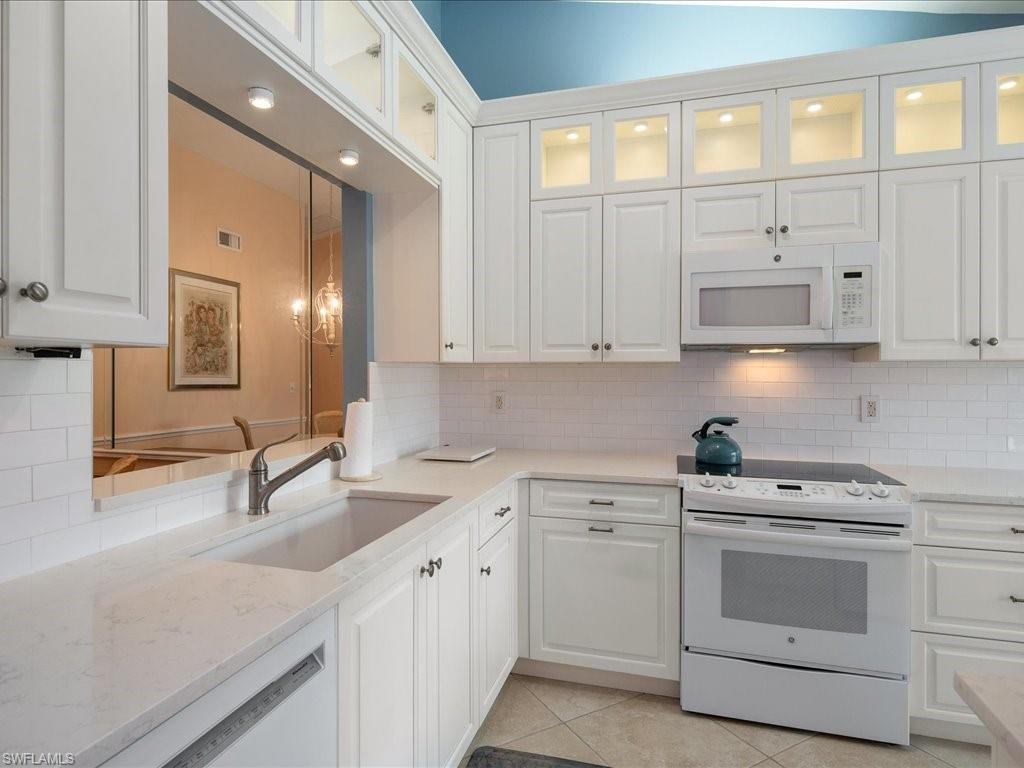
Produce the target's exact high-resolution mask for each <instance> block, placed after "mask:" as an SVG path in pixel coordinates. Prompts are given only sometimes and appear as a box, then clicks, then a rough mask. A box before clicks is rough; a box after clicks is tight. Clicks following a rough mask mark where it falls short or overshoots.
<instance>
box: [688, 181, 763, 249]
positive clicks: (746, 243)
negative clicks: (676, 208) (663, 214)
mask: <svg viewBox="0 0 1024 768" xmlns="http://www.w3.org/2000/svg"><path fill="white" fill-rule="evenodd" d="M682 217H683V219H682V221H683V229H682V231H683V253H702V252H705V251H731V250H735V249H736V248H765V247H771V246H773V245H775V184H774V183H772V182H770V181H765V182H760V183H757V184H730V185H728V186H724V187H703V188H699V189H684V190H683V192H682Z"/></svg>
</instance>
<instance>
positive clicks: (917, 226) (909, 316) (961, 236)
mask: <svg viewBox="0 0 1024 768" xmlns="http://www.w3.org/2000/svg"><path fill="white" fill-rule="evenodd" d="M879 178H880V181H879V198H880V216H879V220H880V227H879V229H880V237H879V240H880V242H881V262H882V268H881V274H882V307H884V308H885V311H883V312H882V318H881V320H882V333H881V337H882V341H881V350H880V352H881V358H882V359H883V360H977V359H979V357H980V354H979V349H978V348H979V346H980V344H981V339H980V338H979V334H980V311H981V309H980V287H979V276H980V236H979V219H980V216H981V201H980V195H979V171H978V165H977V164H972V165H945V166H936V167H934V168H912V169H909V170H903V171H885V172H883V173H881V174H880V175H879Z"/></svg>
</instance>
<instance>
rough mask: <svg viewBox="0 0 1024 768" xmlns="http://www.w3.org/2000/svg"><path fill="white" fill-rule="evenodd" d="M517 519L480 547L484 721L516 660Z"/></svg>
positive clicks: (479, 668) (480, 659)
mask: <svg viewBox="0 0 1024 768" xmlns="http://www.w3.org/2000/svg"><path fill="white" fill-rule="evenodd" d="M518 527H519V526H518V524H517V522H516V521H515V520H513V521H512V522H511V523H509V524H507V525H505V527H503V528H502V529H501V530H500V531H498V533H497V534H495V536H494V538H492V539H491V540H490V541H489V542H487V544H485V545H484V546H483V548H481V550H480V555H479V570H478V573H477V582H478V584H479V586H478V588H477V680H478V684H479V690H480V695H479V702H480V708H479V712H478V715H477V717H478V721H479V722H481V723H482V722H483V720H484V718H485V717H486V716H487V713H488V712H489V711H490V709H491V706H492V705H493V704H494V701H495V699H497V698H498V694H499V693H501V687H502V686H503V685H504V684H505V680H506V679H507V678H508V675H509V673H510V672H511V671H512V665H513V664H515V661H516V656H517V653H516V646H517V641H518V634H519V633H518V628H517V621H516V617H517V615H518V613H519V611H518V605H517V601H516V581H517V575H516V562H517V558H516V530H517V529H518Z"/></svg>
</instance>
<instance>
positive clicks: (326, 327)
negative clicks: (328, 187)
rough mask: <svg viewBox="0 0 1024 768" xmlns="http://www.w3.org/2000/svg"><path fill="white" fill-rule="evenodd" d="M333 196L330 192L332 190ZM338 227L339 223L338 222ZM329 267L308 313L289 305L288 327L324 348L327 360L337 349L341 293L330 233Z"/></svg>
mask: <svg viewBox="0 0 1024 768" xmlns="http://www.w3.org/2000/svg"><path fill="white" fill-rule="evenodd" d="M332 196H333V190H332ZM339 223H340V222H339ZM328 248H329V258H330V262H329V264H330V267H329V272H328V275H327V281H326V282H325V283H324V284H323V285H322V286H320V288H319V289H318V290H317V292H316V294H315V295H314V296H313V301H312V306H311V307H310V311H309V312H306V311H305V309H306V302H305V301H303V300H302V299H296V300H295V301H293V302H292V325H293V326H295V330H296V331H297V332H298V334H299V335H300V336H301V337H302V338H304V339H306V340H307V341H309V342H311V343H313V344H320V345H322V346H325V347H327V351H328V353H329V354H330V356H331V357H334V352H335V350H337V348H338V339H339V338H340V334H341V307H342V302H341V290H339V288H338V287H337V286H336V285H335V283H334V231H333V229H332V230H331V232H330V233H329V234H328Z"/></svg>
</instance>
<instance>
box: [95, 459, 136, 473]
mask: <svg viewBox="0 0 1024 768" xmlns="http://www.w3.org/2000/svg"><path fill="white" fill-rule="evenodd" d="M138 463H139V457H138V456H135V455H132V456H122V457H121V458H120V459H118V460H117V461H115V462H114V463H113V464H111V465H110V469H108V470H107V471H106V472H104V473H103V476H104V477H110V476H111V475H120V474H121V473H122V472H131V471H132V469H133V468H134V467H135V465H136V464H138Z"/></svg>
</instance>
